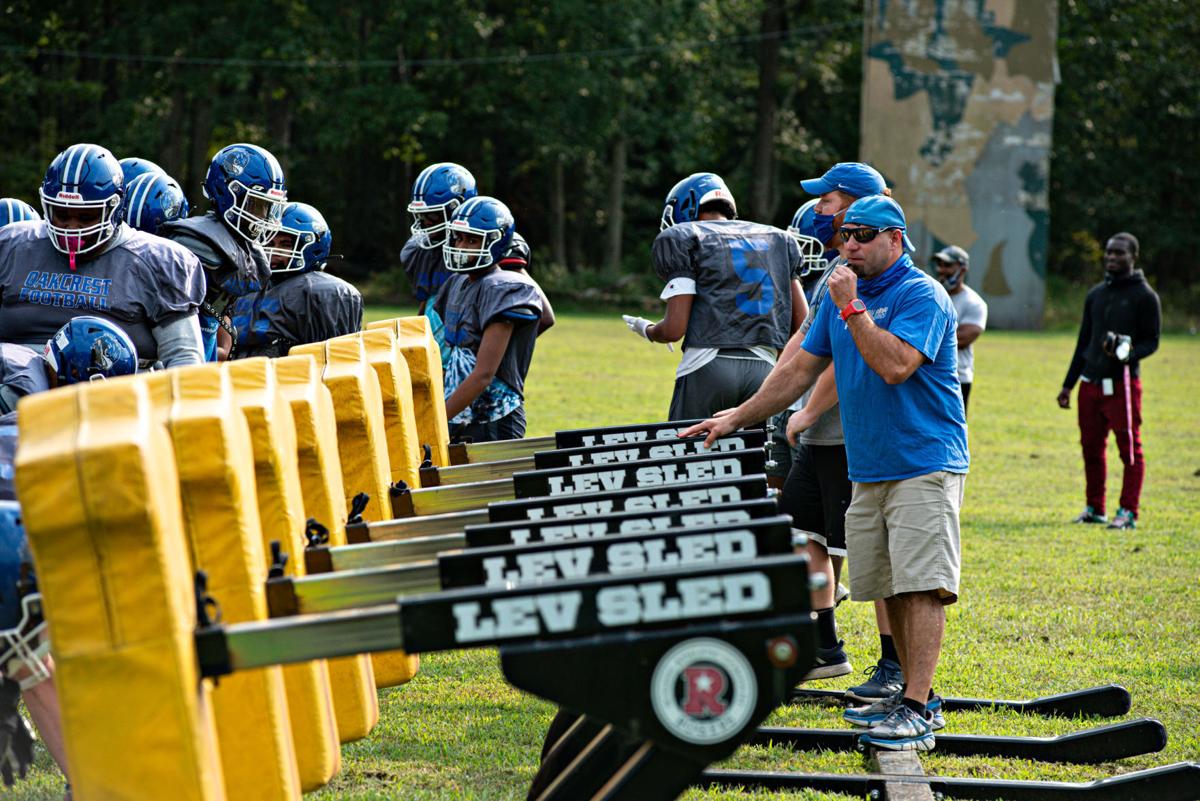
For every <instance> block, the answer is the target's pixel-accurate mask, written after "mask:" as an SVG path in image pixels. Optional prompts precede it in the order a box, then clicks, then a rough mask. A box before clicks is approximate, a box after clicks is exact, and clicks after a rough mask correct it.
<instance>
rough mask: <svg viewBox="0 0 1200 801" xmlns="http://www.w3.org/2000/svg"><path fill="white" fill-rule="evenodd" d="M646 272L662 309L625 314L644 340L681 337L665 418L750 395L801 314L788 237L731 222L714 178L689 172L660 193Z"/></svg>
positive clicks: (730, 203) (721, 185)
mask: <svg viewBox="0 0 1200 801" xmlns="http://www.w3.org/2000/svg"><path fill="white" fill-rule="evenodd" d="M660 231H661V233H659V235H658V237H657V238H656V239H655V240H654V247H653V259H654V270H655V273H656V274H657V275H658V277H659V279H661V280H662V281H663V282H664V283H665V284H666V286H665V288H664V289H663V291H662V294H661V295H660V297H661V298H662V299H663V300H664V301H666V303H667V311H666V316H664V317H663V319H662V320H660V321H658V322H657V323H653V322H651V321H649V320H646V319H643V318H641V317H630V316H628V315H627V316H625V318H624V319H625V322H626V324H627V325H628V326H629V329H630V330H631V331H633V332H634V333H636V334H638V335H640V336H642V337H645V338H646V339H648V340H650V341H651V342H665V343H671V342H677V341H679V340H680V339H682V340H683V359H682V360H681V362H680V364H679V368H678V370H677V371H676V373H675V391H674V394H673V395H672V398H671V408H670V412H669V419H671V420H688V419H694V418H698V417H708V416H710V415H712V414H714V413H716V412H718V411H721V410H722V409H729V408H732V407H734V406H737V405H738V404H740V403H741V402H742V401H743V400H745V399H747V398H749V397H750V396H751V395H753V394H754V392H755V391H756V390H757V389H758V387H759V385H760V384H761V383H762V381H763V379H764V378H766V377H767V374H768V373H769V372H770V371H771V368H772V366H773V365H774V364H775V360H776V359H777V357H778V355H779V352H780V351H781V350H783V347H784V345H785V344H787V341H788V337H790V336H791V335H792V334H793V333H794V332H795V331H796V330H797V329H799V327H800V323H801V322H802V321H803V320H804V317H805V314H806V313H807V312H808V305H807V304H806V303H805V300H804V294H803V292H802V291H801V289H800V280H799V277H800V271H801V259H800V249H799V248H798V247H797V245H796V241H795V240H794V239H792V238H791V237H790V236H788V235H787V233H786V232H784V231H781V230H779V229H778V228H774V227H772V226H769V225H762V224H759V223H753V222H746V221H742V220H738V219H737V205H736V203H735V202H734V199H733V195H732V193H730V191H729V188H728V187H727V186H726V185H725V181H724V180H722V179H721V177H720V176H719V175H716V174H714V173H711V172H698V173H695V174H693V175H690V176H688V177H687V178H684V179H683V180H682V181H680V182H679V183H678V184H676V185H675V186H674V187H673V188H672V189H671V191H670V192H669V193H668V194H667V199H666V203H665V205H664V207H663V213H662V221H661V225H660Z"/></svg>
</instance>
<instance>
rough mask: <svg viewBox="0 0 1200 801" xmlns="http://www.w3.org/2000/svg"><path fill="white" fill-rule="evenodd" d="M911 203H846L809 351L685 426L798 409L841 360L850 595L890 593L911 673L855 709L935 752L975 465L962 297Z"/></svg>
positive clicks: (721, 425) (897, 744)
mask: <svg viewBox="0 0 1200 801" xmlns="http://www.w3.org/2000/svg"><path fill="white" fill-rule="evenodd" d="M906 231H907V224H906V222H905V218H904V211H903V210H902V209H901V208H900V205H899V204H898V203H896V201H894V200H892V199H891V198H890V197H885V196H883V195H871V196H869V197H865V198H861V199H860V200H857V201H855V203H854V204H853V205H852V206H850V208H849V209H848V210H847V211H846V216H845V218H844V219H843V221H842V225H841V229H840V231H839V235H840V236H841V238H842V240H843V241H844V242H845V247H844V254H845V256H846V260H847V262H848V263H849V266H845V265H842V266H839V267H838V268H836V269H835V270H834V272H833V274H832V275H831V276H830V279H829V299H830V301H832V302H830V303H823V304H821V307H820V309H819V311H818V312H817V316H816V319H814V321H813V325H812V327H811V328H810V329H809V332H808V336H807V337H806V338H805V340H804V344H803V347H802V348H801V350H800V351H798V352H797V353H796V355H795V356H793V357H792V358H791V359H790V360H789V361H788V362H787V363H786V364H784V365H783V366H782V367H781V368H780V369H777V370H776V371H775V372H774V373H772V374H771V376H770V377H768V379H767V380H766V381H765V382H764V383H763V385H762V388H761V389H760V390H759V391H758V393H756V394H755V395H754V397H752V398H750V400H748V401H746V402H745V403H743V404H742V405H741V406H738V407H737V408H736V409H732V410H730V411H728V412H725V413H722V414H720V415H718V416H717V417H714V418H712V419H711V420H706V421H704V422H703V423H700V424H699V425H696V426H694V427H693V428H692V429H689V430H688V431H684V432H682V433H681V434H680V436H688V435H692V434H693V433H700V432H701V431H707V432H708V434H709V438H710V440H711V439H715V438H716V437H718V436H721V435H723V434H725V433H728V432H730V431H733V430H735V429H737V428H739V427H741V426H743V425H745V424H747V423H750V422H753V421H755V420H763V419H766V418H768V417H770V416H771V415H772V414H774V413H776V412H778V411H780V410H781V409H784V408H786V407H787V405H788V404H789V403H791V402H792V401H794V400H795V399H796V398H797V397H799V396H800V395H801V394H803V393H804V392H805V391H806V390H807V389H808V388H809V386H811V385H812V383H813V382H814V381H815V380H816V378H817V377H818V376H819V375H820V374H821V371H822V370H824V369H825V367H826V366H827V365H828V364H829V360H830V359H831V358H832V360H833V366H834V375H835V377H836V379H837V386H838V397H839V399H840V401H841V415H842V423H843V428H844V432H845V439H846V458H847V462H848V465H849V472H850V479H851V481H853V482H854V496H853V500H852V501H851V504H850V508H849V509H848V510H847V512H846V548H847V552H848V553H847V561H848V562H849V568H850V570H849V572H850V591H851V593H852V595H853V597H854V599H855V600H864V601H870V600H877V599H881V598H882V599H883V600H884V601H885V603H886V604H887V608H888V616H889V618H890V619H891V622H892V629H893V636H894V638H895V642H896V650H897V652H898V653H899V655H900V663H901V666H902V667H903V670H904V676H905V678H906V679H907V683H906V684H905V686H904V688H903V689H902V690H901V692H900V693H898V694H896V695H894V696H892V697H890V698H886V699H884V700H882V701H879V702H877V703H875V704H872V705H871V706H868V707H864V708H861V709H851V710H847V712H846V715H845V717H846V719H847V720H848V721H850V722H851V723H854V724H856V725H860V726H867V727H870V730H869V731H868V732H867V734H866V735H865V736H864V740H866V741H867V742H869V743H871V744H874V745H877V746H879V747H883V748H890V749H894V750H921V751H927V750H929V749H930V748H932V747H933V745H934V735H933V731H934V730H935V729H939V728H941V726H942V725H943V724H944V721H943V718H942V715H941V699H940V698H938V697H937V696H935V695H934V694H933V691H932V687H933V674H934V670H935V668H936V667H937V660H938V655H939V654H940V652H941V644H942V633H943V631H944V629H945V623H946V615H945V610H944V605H945V604H950V603H953V602H954V601H955V600H956V599H957V597H958V582H959V568H960V559H959V530H958V516H959V509H960V507H961V505H962V498H963V488H964V485H965V484H964V482H965V478H966V473H967V468H968V465H969V461H970V460H969V456H968V452H967V423H966V414H965V413H964V411H963V404H962V395H961V393H960V391H959V387H958V366H957V348H956V339H955V336H956V329H957V326H958V320H957V317H956V315H955V313H954V306H953V305H952V304H951V302H950V297H949V295H947V294H946V292H945V290H943V289H942V288H941V287H940V286H938V284H937V282H936V281H934V280H933V279H932V278H930V277H929V276H928V275H926V274H925V273H924V272H923V271H921V270H920V269H918V268H917V267H916V266H915V265H914V264H913V261H912V259H911V258H910V257H909V255H908V253H909V252H911V251H912V250H913V247H912V243H911V242H910V241H909V239H908V234H907V233H906Z"/></svg>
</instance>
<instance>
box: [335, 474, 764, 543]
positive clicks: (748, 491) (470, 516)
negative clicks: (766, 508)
mask: <svg viewBox="0 0 1200 801" xmlns="http://www.w3.org/2000/svg"><path fill="white" fill-rule="evenodd" d="M766 480H767V477H766V474H765V473H762V474H758V475H750V476H743V477H742V478H735V479H720V480H716V481H701V482H697V483H695V484H677V485H673V486H669V487H647V488H643V489H631V490H618V491H616V492H595V493H588V494H586V495H576V496H567V497H564V498H532V499H522V500H519V501H517V500H514V501H498V502H495V503H491V504H488V505H487V506H486V507H485V508H482V509H469V510H466V511H463V512H451V513H449V514H441V515H427V516H424V517H405V518H397V519H396V520H388V521H384V522H382V523H356V524H353V525H347V526H346V539H347V541H349V542H350V543H367V542H384V541H391V540H401V539H407V538H410V537H429V536H436V535H439V534H448V533H456V532H461V531H463V530H465V529H466V528H469V527H471V526H474V525H483V524H486V523H494V522H504V521H514V522H519V521H522V520H526V519H529V520H541V519H546V518H553V517H578V516H584V515H599V514H610V513H613V512H620V511H626V510H629V511H633V510H636V509H647V510H649V509H658V510H664V509H669V508H675V507H680V506H692V505H702V504H717V503H730V502H734V501H741V500H753V499H760V498H766V497H767V496H768V494H769V490H768V487H767V484H766Z"/></svg>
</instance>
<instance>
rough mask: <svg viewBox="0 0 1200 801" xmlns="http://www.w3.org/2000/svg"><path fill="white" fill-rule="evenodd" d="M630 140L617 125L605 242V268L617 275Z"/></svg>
mask: <svg viewBox="0 0 1200 801" xmlns="http://www.w3.org/2000/svg"><path fill="white" fill-rule="evenodd" d="M627 145H628V140H627V139H626V136H625V128H624V126H622V125H618V126H617V133H616V136H615V137H614V138H613V141H612V153H611V163H610V164H609V169H610V170H611V172H610V173H609V176H608V205H607V209H606V211H607V214H606V217H607V220H608V230H607V232H606V236H605V243H604V270H605V272H608V273H610V274H612V275H616V274H617V273H618V272H619V271H620V269H621V241H622V239H623V237H624V233H625V231H624V228H625V161H626V158H625V155H626V149H627Z"/></svg>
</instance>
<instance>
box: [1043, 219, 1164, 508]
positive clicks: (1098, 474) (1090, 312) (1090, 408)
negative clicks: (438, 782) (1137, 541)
mask: <svg viewBox="0 0 1200 801" xmlns="http://www.w3.org/2000/svg"><path fill="white" fill-rule="evenodd" d="M1137 254H1138V241H1137V238H1136V237H1135V236H1134V235H1133V234H1129V233H1120V234H1116V235H1114V236H1113V237H1112V238H1111V239H1109V240H1108V244H1107V245H1106V246H1105V251H1104V270H1105V274H1104V283H1102V284H1098V285H1096V286H1094V287H1092V290H1091V291H1090V292H1088V295H1087V300H1085V301H1084V304H1083V323H1082V325H1081V326H1080V328H1079V341H1078V342H1077V343H1076V345H1075V356H1074V357H1073V358H1072V359H1071V367H1070V369H1068V370H1067V377H1066V379H1065V380H1064V381H1063V388H1062V391H1061V392H1059V393H1058V405H1059V406H1061V407H1062V408H1064V409H1069V408H1071V389H1072V388H1073V387H1074V386H1075V382H1076V381H1077V380H1078V379H1079V378H1082V379H1083V383H1082V384H1081V385H1080V387H1079V435H1080V436H1079V439H1080V444H1082V445H1083V468H1084V474H1085V476H1086V480H1087V506H1086V507H1085V508H1084V510H1083V513H1082V514H1080V515H1079V517H1077V518H1075V522H1076V523H1107V522H1108V518H1107V517H1106V516H1105V514H1104V509H1105V506H1104V481H1105V476H1106V466H1105V449H1106V447H1107V445H1108V432H1109V431H1110V430H1111V431H1112V432H1113V433H1114V434H1115V435H1116V438H1117V450H1118V451H1119V452H1120V454H1121V462H1122V463H1123V464H1124V465H1125V477H1124V481H1123V483H1122V485H1121V505H1120V507H1119V508H1118V509H1117V514H1116V515H1115V516H1114V517H1113V520H1112V522H1111V523H1109V524H1108V527H1109V528H1116V529H1131V528H1136V527H1137V516H1138V498H1139V496H1140V495H1141V492H1142V481H1143V480H1144V478H1145V475H1146V461H1145V458H1144V457H1143V455H1142V438H1141V432H1140V431H1139V428H1140V427H1141V424H1142V381H1141V378H1140V377H1139V375H1140V369H1139V363H1140V361H1141V360H1142V359H1144V358H1146V357H1147V356H1149V355H1150V354H1152V353H1154V351H1156V350H1158V334H1159V327H1160V324H1161V316H1162V314H1161V310H1160V306H1159V301H1158V295H1157V294H1155V292H1154V290H1153V289H1151V288H1150V285H1149V284H1147V283H1146V277H1145V275H1143V273H1142V271H1141V270H1136V269H1134V263H1135V262H1136V260H1137Z"/></svg>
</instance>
